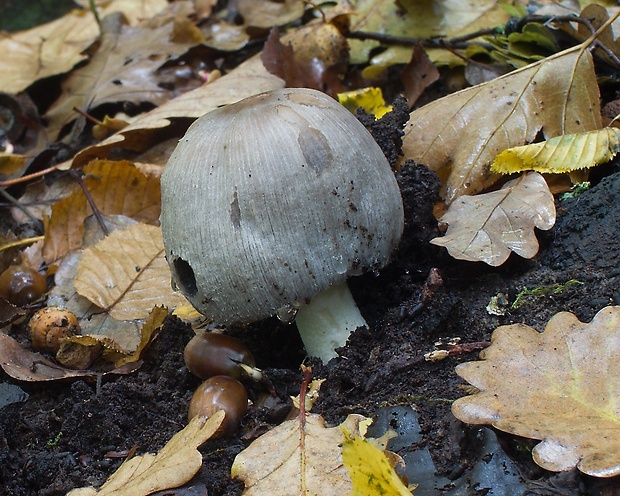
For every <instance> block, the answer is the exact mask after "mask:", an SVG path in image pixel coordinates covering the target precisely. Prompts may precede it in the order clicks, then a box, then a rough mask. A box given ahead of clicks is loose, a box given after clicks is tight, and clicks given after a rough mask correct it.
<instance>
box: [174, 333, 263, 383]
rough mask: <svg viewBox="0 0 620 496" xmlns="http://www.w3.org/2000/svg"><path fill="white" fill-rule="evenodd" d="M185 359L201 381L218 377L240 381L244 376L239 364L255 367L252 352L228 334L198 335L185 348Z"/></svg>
mask: <svg viewBox="0 0 620 496" xmlns="http://www.w3.org/2000/svg"><path fill="white" fill-rule="evenodd" d="M183 358H184V359H185V365H187V368H188V369H189V371H190V372H191V373H192V374H194V375H195V376H197V377H200V378H201V379H208V378H209V377H213V376H216V375H227V376H230V377H232V378H234V379H239V377H241V376H242V375H243V369H242V368H241V367H240V365H239V364H241V363H243V364H245V365H248V366H249V367H254V357H253V356H252V354H251V353H250V350H248V349H247V348H246V346H245V345H244V344H243V343H242V342H241V341H239V340H238V339H235V338H233V337H231V336H227V335H226V334H217V333H209V332H203V333H200V334H197V335H196V336H194V337H193V338H192V339H190V341H189V343H187V345H186V346H185V351H184V352H183Z"/></svg>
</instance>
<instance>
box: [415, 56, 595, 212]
mask: <svg viewBox="0 0 620 496" xmlns="http://www.w3.org/2000/svg"><path fill="white" fill-rule="evenodd" d="M600 114H601V112H600V105H599V90H598V85H597V82H596V76H595V73H594V67H593V64H592V57H591V55H590V53H589V51H588V50H586V49H585V47H584V46H581V45H580V46H577V47H575V48H571V49H570V50H566V51H564V52H560V53H558V54H557V55H554V56H552V57H549V58H547V59H545V60H543V61H540V62H537V63H534V64H531V65H528V66H527V67H524V68H523V69H520V70H517V71H514V72H511V73H509V74H506V75H505V76H501V77H499V78H497V79H494V80H492V81H489V82H488V83H483V84H480V85H478V86H474V87H472V88H468V89H465V90H462V91H459V92H457V93H454V94H452V95H449V96H447V97H444V98H441V99H439V100H435V101H434V102H432V103H430V104H428V105H425V106H424V107H422V108H420V109H418V110H416V111H414V112H412V113H411V117H410V119H409V123H408V124H407V126H406V128H405V136H404V138H403V153H404V155H405V158H408V159H413V160H415V161H416V162H419V163H422V164H425V165H428V166H429V167H430V168H431V169H433V170H434V171H435V172H437V173H438V174H439V176H440V178H442V180H443V182H444V183H446V191H445V199H446V202H448V203H451V202H452V201H454V200H455V199H456V198H457V197H458V196H460V195H463V194H474V193H477V192H479V191H481V190H482V189H484V188H485V187H488V186H490V185H491V184H493V183H494V182H495V181H496V179H497V175H495V174H493V173H491V172H490V170H489V166H490V164H491V161H492V160H493V159H494V158H495V157H496V156H497V155H498V154H499V153H500V152H502V151H504V150H506V149H507V148H511V147H513V146H521V145H524V144H526V143H529V142H532V141H533V140H534V139H535V138H536V136H537V134H538V133H540V132H542V133H543V134H544V136H545V137H547V138H550V137H554V136H559V135H562V134H573V133H579V132H585V131H591V130H594V129H599V128H600V127H601V115H600Z"/></svg>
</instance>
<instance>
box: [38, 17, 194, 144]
mask: <svg viewBox="0 0 620 496" xmlns="http://www.w3.org/2000/svg"><path fill="white" fill-rule="evenodd" d="M173 28H174V22H172V17H171V18H170V20H169V22H166V23H164V24H163V25H161V26H154V27H150V26H148V25H138V26H126V25H124V24H123V22H122V17H121V14H117V15H112V16H108V17H106V18H105V19H103V21H102V33H101V36H100V40H99V43H100V45H99V48H98V50H97V52H96V53H95V54H94V55H93V56H92V58H91V59H90V61H89V63H88V64H87V65H85V66H84V67H81V68H79V69H77V70H74V71H73V72H72V73H71V75H70V76H69V77H68V78H67V79H66V80H65V81H64V82H63V89H62V91H63V93H62V96H61V97H60V98H59V99H58V100H56V101H55V102H54V104H53V105H52V106H51V108H50V109H49V110H48V111H47V113H46V115H45V117H46V119H47V121H48V127H47V132H48V135H49V136H50V139H52V140H54V139H56V138H57V137H58V135H59V133H60V131H61V129H62V128H63V126H65V125H66V124H68V123H69V122H71V121H73V120H74V119H76V118H78V117H79V118H80V119H84V117H82V116H79V115H78V113H77V112H76V111H75V108H78V109H80V110H82V111H84V112H86V113H89V112H91V111H92V109H94V108H96V107H97V106H99V105H102V104H104V103H111V102H118V101H127V102H132V103H135V104H139V103H142V102H150V103H153V104H155V105H161V104H162V103H164V102H165V101H168V100H170V99H171V98H172V97H173V96H174V92H173V91H169V90H168V91H164V90H163V89H162V88H161V87H160V86H159V81H158V80H157V78H156V77H155V75H156V71H157V69H159V68H160V67H161V66H162V65H163V64H165V63H166V62H167V61H168V60H169V59H170V58H172V57H174V56H179V55H181V54H183V53H184V52H186V51H187V50H189V48H191V47H192V46H194V45H196V44H197V43H187V42H186V43H175V42H173V41H172V34H173Z"/></svg>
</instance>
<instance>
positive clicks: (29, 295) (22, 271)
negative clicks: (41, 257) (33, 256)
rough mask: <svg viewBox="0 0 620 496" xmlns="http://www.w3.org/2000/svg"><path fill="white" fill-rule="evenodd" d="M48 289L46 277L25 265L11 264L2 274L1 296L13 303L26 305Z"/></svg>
mask: <svg viewBox="0 0 620 496" xmlns="http://www.w3.org/2000/svg"><path fill="white" fill-rule="evenodd" d="M46 291H47V282H46V281H45V277H44V276H43V275H41V274H40V273H39V272H37V271H36V270H34V269H32V268H30V267H26V266H25V265H10V266H9V267H8V268H7V269H6V270H5V271H4V272H3V273H2V274H0V298H4V299H5V300H7V301H8V302H10V303H12V304H13V305H17V306H20V305H26V304H28V303H31V302H33V301H35V300H38V299H39V298H41V296H43V295H44V294H45V292H46Z"/></svg>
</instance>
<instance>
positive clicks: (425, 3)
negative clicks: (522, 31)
mask: <svg viewBox="0 0 620 496" xmlns="http://www.w3.org/2000/svg"><path fill="white" fill-rule="evenodd" d="M507 20H508V14H506V12H504V11H503V10H502V9H501V7H500V6H499V5H498V3H497V2H495V1H494V0H473V1H463V0H422V1H421V0H400V1H399V2H385V1H383V0H360V1H358V2H355V11H354V12H353V14H352V15H351V31H366V32H372V33H381V34H389V35H392V36H403V37H407V38H414V39H420V38H432V37H434V36H447V37H452V36H458V35H460V34H463V33H465V32H467V33H472V32H475V31H477V30H478V29H481V28H489V27H494V26H499V25H502V24H504V23H505V22H506V21H507ZM379 45H380V43H379V42H377V41H372V40H367V41H360V40H351V61H352V63H354V64H359V63H364V62H366V61H368V57H369V55H370V52H371V51H372V50H373V49H374V48H376V47H377V46H379ZM412 50H413V49H411V48H409V49H406V50H404V52H405V55H404V60H401V61H400V62H402V63H406V62H407V61H408V60H409V59H410V58H411V52H412ZM383 60H384V61H385V59H383ZM375 62H376V61H374V60H371V63H375ZM387 65H390V64H387ZM387 65H386V66H387Z"/></svg>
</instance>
